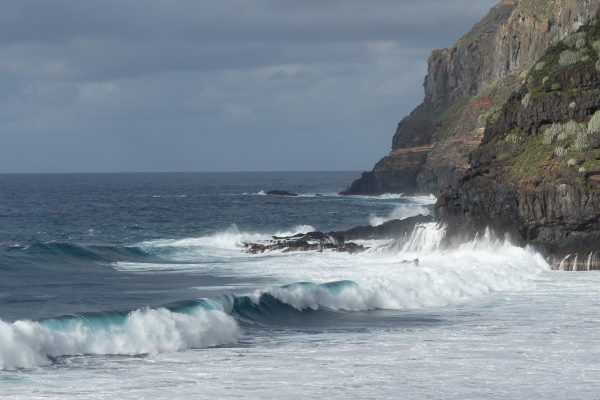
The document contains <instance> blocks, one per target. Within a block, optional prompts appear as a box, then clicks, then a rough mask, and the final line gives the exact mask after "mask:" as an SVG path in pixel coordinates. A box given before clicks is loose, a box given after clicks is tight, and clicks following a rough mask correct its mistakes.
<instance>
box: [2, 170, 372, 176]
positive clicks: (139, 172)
mask: <svg viewBox="0 0 600 400" xmlns="http://www.w3.org/2000/svg"><path fill="white" fill-rule="evenodd" d="M294 172H315V173H318V172H359V173H360V172H362V171H361V170H352V169H343V170H342V169H330V170H328V169H306V170H230V171H50V172H49V171H45V172H0V175H77V174H81V175H83V174H98V175H100V174H103V175H108V174H228V173H229V174H233V173H238V174H239V173H294Z"/></svg>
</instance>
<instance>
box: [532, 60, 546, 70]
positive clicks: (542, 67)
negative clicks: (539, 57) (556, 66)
mask: <svg viewBox="0 0 600 400" xmlns="http://www.w3.org/2000/svg"><path fill="white" fill-rule="evenodd" d="M545 66H546V63H545V62H544V61H540V62H538V63H537V64H535V70H536V71H541V70H543V69H544V67H545Z"/></svg>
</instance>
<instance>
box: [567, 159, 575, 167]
mask: <svg viewBox="0 0 600 400" xmlns="http://www.w3.org/2000/svg"><path fill="white" fill-rule="evenodd" d="M575 164H577V161H575V159H574V158H570V159H569V161H567V165H568V166H569V167H573V166H575Z"/></svg>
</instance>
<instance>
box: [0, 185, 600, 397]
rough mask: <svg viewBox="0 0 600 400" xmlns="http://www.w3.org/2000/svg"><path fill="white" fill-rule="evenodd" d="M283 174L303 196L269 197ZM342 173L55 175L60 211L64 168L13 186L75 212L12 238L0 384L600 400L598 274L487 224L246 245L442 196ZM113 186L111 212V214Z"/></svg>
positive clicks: (119, 392) (144, 393)
mask: <svg viewBox="0 0 600 400" xmlns="http://www.w3.org/2000/svg"><path fill="white" fill-rule="evenodd" d="M347 175H350V174H347ZM282 177H283V178H285V181H286V182H288V185H289V187H284V188H283V189H289V190H296V191H298V192H299V193H301V194H302V195H301V196H298V197H297V198H287V197H275V198H274V197H272V196H265V195H263V193H265V191H266V190H269V189H272V188H279V187H278V186H276V185H280V184H281V181H282ZM346 178H347V176H346V175H344V174H343V173H319V174H308V173H307V174H300V173H296V174H292V173H290V174H287V175H285V174H283V175H282V174H272V175H268V174H256V175H243V176H240V175H235V174H230V175H210V174H208V175H207V174H205V175H202V174H199V175H183V174H182V175H177V174H174V175H169V176H156V175H132V176H102V177H94V178H93V179H92V181H93V180H94V179H95V180H96V181H95V182H94V185H91V184H90V186H89V187H85V184H84V182H85V179H88V180H89V179H90V178H89V177H82V179H81V180H78V179H77V176H75V177H72V176H71V177H68V176H56V177H54V178H53V179H55V180H57V181H60V183H61V184H62V185H63V187H67V188H68V187H70V186H72V187H73V190H74V191H73V192H72V193H71V195H72V196H71V197H70V198H69V199H70V200H67V202H70V204H69V205H64V206H63V205H61V204H59V203H61V202H65V199H66V198H67V196H62V194H60V193H57V192H56V191H55V190H54V187H55V186H56V183H57V182H56V181H52V179H50V181H49V182H46V183H44V182H43V181H40V179H42V180H43V179H44V178H40V177H38V176H32V177H18V178H17V177H14V178H11V179H12V180H11V179H8V180H7V178H6V177H4V179H5V182H3V184H4V185H7V186H10V185H13V190H16V191H18V190H22V191H26V190H31V189H30V188H31V187H32V186H31V184H30V183H31V180H33V181H35V182H37V183H38V184H39V183H40V182H41V189H40V188H39V186H38V189H37V190H38V191H37V192H36V193H33V194H32V193H29V194H30V195H31V196H34V197H35V196H39V197H40V198H43V199H44V201H45V202H46V203H48V209H49V210H50V209H52V207H64V208H62V209H60V212H61V214H64V213H68V214H69V215H70V217H71V218H70V220H69V222H68V224H69V225H63V226H60V229H56V227H54V226H53V225H52V224H56V222H53V223H52V224H50V223H47V222H45V221H46V220H47V219H48V218H46V219H44V218H42V216H38V217H37V218H38V219H36V217H35V216H34V217H31V218H32V219H31V221H29V222H30V224H31V225H32V226H33V225H36V226H35V228H34V229H37V231H38V232H41V233H33V229H32V230H31V231H27V232H22V233H23V234H22V235H21V236H20V237H19V235H15V234H14V233H12V232H11V233H10V234H8V233H6V234H5V233H4V232H3V231H0V237H1V238H2V243H3V244H4V246H5V249H4V251H3V253H2V255H1V256H0V257H1V258H0V274H1V276H2V278H3V280H2V282H1V283H0V370H1V372H0V395H1V396H2V398H9V399H13V398H14V399H17V398H19V399H20V398H23V399H25V398H26V399H30V398H56V399H68V398H80V397H88V398H90V397H91V398H107V399H108V398H119V399H122V398H147V397H150V396H152V397H154V398H215V397H218V398H239V397H243V398H289V399H294V398H300V397H302V398H305V397H307V396H310V397H313V396H315V397H316V396H326V397H328V398H375V397H376V398H398V393H402V397H403V398H415V399H417V398H456V399H465V398H498V399H499V398H524V397H542V398H590V399H592V398H597V395H596V393H597V392H598V389H599V385H598V384H597V376H598V373H599V372H600V365H599V364H598V363H597V362H596V360H597V359H598V355H599V353H600V339H598V337H597V335H596V334H595V331H596V330H597V329H598V328H600V307H599V306H598V305H597V301H596V299H597V296H598V295H600V276H599V275H598V274H597V273H596V272H594V271H590V272H568V271H551V270H550V267H549V265H548V264H547V263H546V262H545V261H544V258H543V257H542V256H541V255H540V254H538V253H537V252H535V251H534V250H533V249H530V248H522V247H519V246H516V245H515V244H513V243H512V242H511V239H510V238H508V237H497V236H495V235H494V234H493V233H492V232H489V231H487V232H486V233H485V234H483V235H481V236H478V237H475V238H473V239H470V240H466V241H464V242H463V243H462V244H456V245H453V246H451V247H448V246H447V245H445V242H444V241H443V238H444V236H445V234H446V228H445V227H444V226H443V225H440V224H437V223H425V224H420V225H417V226H416V227H415V229H414V230H413V231H412V232H411V234H410V235H409V236H407V237H404V238H399V239H401V240H399V241H394V240H389V241H384V240H379V241H361V244H363V245H366V246H368V247H369V250H368V251H366V252H363V253H359V254H347V253H341V252H334V251H321V252H318V251H311V252H282V251H275V252H267V253H263V254H248V253H245V252H244V251H243V250H244V247H243V245H244V243H247V242H252V241H260V240H266V239H269V238H270V237H272V236H287V235H293V234H297V233H305V232H310V231H314V230H322V231H326V230H334V229H342V228H348V227H351V226H354V225H366V224H370V225H379V224H381V223H384V222H386V221H389V220H391V219H395V218H406V217H409V216H413V215H418V214H423V215H426V214H432V213H433V204H434V202H435V198H433V197H432V196H418V197H407V196H402V195H389V194H388V195H382V196H370V197H367V196H350V197H344V196H337V195H335V194H334V193H335V192H336V191H339V190H341V189H343V183H345V179H346ZM19 179H21V180H19ZM23 179H29V180H30V182H29V184H28V185H23V182H22V180H23ZM46 179H47V178H46ZM319 179H320V181H319ZM73 180H75V181H73ZM149 181H150V182H152V183H153V185H152V186H153V190H150V191H149V190H148V189H147V188H148V182H149ZM174 181H175V182H177V183H175V184H174V183H173V182H174ZM315 181H316V182H318V183H317V184H315ZM44 184H46V185H47V186H44ZM82 185H83V189H82ZM103 185H105V186H106V187H105V190H106V192H104V193H101V194H100V196H104V197H103V201H104V202H106V203H107V204H110V205H112V206H114V207H115V208H116V209H118V210H119V211H117V212H116V214H117V215H113V216H110V217H108V215H109V214H107V217H106V218H104V219H103V218H100V216H99V215H97V213H98V211H97V208H96V207H97V204H96V205H90V203H89V202H90V200H91V199H92V198H95V199H97V198H98V196H99V194H98V189H97V188H98V187H100V188H102V187H103ZM125 188H127V190H125ZM75 189H76V191H75ZM304 193H305V194H304ZM316 193H322V195H320V196H315V194H316ZM2 200H3V202H4V203H2V204H3V205H6V204H7V203H8V202H9V200H8V199H6V198H2ZM34 200H35V199H32V203H35V201H34ZM32 207H33V204H32ZM6 209H8V207H6ZM94 210H96V215H95V214H94V212H93V211H94ZM55 212H57V211H56V210H53V211H50V214H52V213H55ZM132 215H133V217H132ZM19 218H20V217H19ZM128 218H130V219H128ZM15 219H16V217H15ZM50 219H51V218H50ZM9 222H10V219H9ZM45 223H47V225H44V224H45ZM40 225H41V228H43V229H41V228H40ZM15 226H16V225H15ZM53 229H54V231H53ZM65 231H67V232H66V233H67V234H68V235H67V236H68V237H67V238H66V239H65V235H64V233H65ZM36 235H38V236H36ZM47 236H49V237H47ZM44 239H50V240H44ZM74 382H77V384H74Z"/></svg>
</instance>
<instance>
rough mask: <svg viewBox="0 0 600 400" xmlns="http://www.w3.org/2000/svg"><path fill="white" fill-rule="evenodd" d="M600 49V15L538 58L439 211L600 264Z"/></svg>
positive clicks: (459, 222)
mask: <svg viewBox="0 0 600 400" xmlns="http://www.w3.org/2000/svg"><path fill="white" fill-rule="evenodd" d="M599 55H600V17H599V16H596V17H595V18H593V19H592V20H591V21H590V23H589V25H586V26H583V27H582V28H581V29H580V31H579V32H577V33H574V34H571V35H570V36H568V37H567V38H566V39H565V40H563V41H561V42H559V43H557V44H556V45H554V46H552V47H551V48H550V49H548V51H547V53H546V54H545V55H544V56H543V57H542V58H541V59H540V60H539V61H538V62H537V63H536V64H535V66H534V67H533V68H532V69H531V71H530V72H529V73H528V74H527V77H526V78H524V79H523V82H522V84H521V85H519V86H518V87H517V88H516V89H515V91H514V92H513V93H512V94H511V95H510V96H509V98H508V100H507V101H506V102H505V104H504V105H503V106H502V107H501V109H500V110H499V111H498V112H497V113H495V115H494V117H492V118H490V119H489V120H488V123H487V126H486V128H485V130H484V135H483V138H482V142H481V144H480V145H479V147H478V148H477V149H476V150H475V151H474V152H473V153H472V155H471V160H470V161H471V167H472V168H471V169H470V170H469V171H468V173H467V174H466V175H465V176H464V177H463V178H462V179H461V180H460V181H459V182H458V183H457V184H455V185H453V186H452V187H450V188H447V189H445V190H443V191H442V192H441V193H440V195H439V198H438V203H437V205H436V211H437V214H438V216H439V217H440V218H442V219H444V220H445V221H446V222H447V223H449V224H450V227H451V229H452V230H454V231H460V230H462V229H464V228H469V229H472V228H476V229H483V228H484V227H486V226H492V227H493V228H495V229H496V230H499V231H506V232H510V233H512V234H513V237H515V238H517V239H518V240H521V241H523V243H528V244H533V245H535V246H537V247H539V248H540V249H543V250H545V251H546V252H548V253H549V254H551V255H553V256H554V257H555V260H554V261H555V263H557V264H558V263H560V261H561V260H563V259H564V258H565V257H567V256H568V255H571V257H572V259H573V260H575V258H577V260H578V262H579V264H582V265H580V266H579V269H582V268H584V267H587V263H588V261H589V262H590V263H591V262H592V260H596V261H594V262H596V263H598V260H597V259H595V258H593V255H594V254H597V253H598V251H600V58H599ZM569 263H570V265H576V266H577V263H574V262H573V261H570V262H569ZM571 268H572V267H571Z"/></svg>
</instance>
